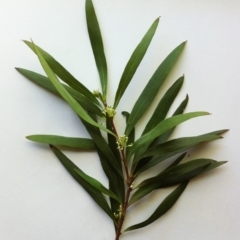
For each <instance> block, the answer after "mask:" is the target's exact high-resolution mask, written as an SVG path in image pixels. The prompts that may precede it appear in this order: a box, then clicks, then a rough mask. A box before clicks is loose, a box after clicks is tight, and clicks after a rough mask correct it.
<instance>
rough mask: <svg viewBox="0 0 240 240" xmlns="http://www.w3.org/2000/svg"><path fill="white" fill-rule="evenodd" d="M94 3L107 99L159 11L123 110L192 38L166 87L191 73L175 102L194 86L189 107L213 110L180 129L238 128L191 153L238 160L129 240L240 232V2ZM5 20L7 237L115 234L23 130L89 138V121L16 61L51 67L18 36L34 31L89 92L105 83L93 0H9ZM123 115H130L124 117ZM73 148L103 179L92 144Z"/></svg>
mask: <svg viewBox="0 0 240 240" xmlns="http://www.w3.org/2000/svg"><path fill="white" fill-rule="evenodd" d="M94 5H95V9H96V12H97V15H98V18H99V22H100V25H101V29H102V35H103V40H104V45H105V52H106V56H107V61H108V67H109V79H110V86H109V88H110V89H109V102H112V101H113V94H114V92H115V91H116V87H117V84H118V81H119V79H120V76H121V73H122V71H123V68H124V66H125V64H126V62H127V60H128V58H129V56H130V55H131V53H132V51H133V49H134V48H135V46H136V44H138V42H139V41H140V39H141V38H142V36H143V34H144V33H145V32H146V30H147V29H148V27H149V26H150V24H151V23H152V22H153V21H154V20H155V19H156V18H157V17H158V16H161V20H160V25H159V27H158V30H157V33H156V34H155V37H154V40H153V41H152V44H151V46H150V48H149V50H148V52H147V54H146V56H145V59H144V60H143V62H142V64H141V66H140V67H139V69H138V71H137V73H136V75H135V77H134V80H133V82H132V84H131V85H130V87H129V90H128V91H127V92H126V94H125V96H124V98H123V99H122V101H121V103H120V105H119V110H118V113H120V112H121V111H122V110H129V111H130V110H131V107H132V105H133V103H134V101H135V100H136V98H137V96H138V94H139V93H140V92H141V90H142V88H143V87H144V86H145V84H146V83H147V80H148V79H149V78H150V77H151V75H152V73H153V72H154V70H155V69H156V67H157V66H158V64H159V63H160V62H161V61H162V60H163V59H164V57H165V56H166V55H167V54H168V53H169V52H170V51H171V50H172V49H173V48H175V47H176V46H177V45H178V44H180V43H181V42H182V41H185V40H188V43H187V45H186V47H185V50H184V52H183V54H182V56H181V59H180V61H179V62H178V63H177V65H176V67H175V68H174V71H173V72H172V73H171V75H170V76H169V78H168V81H167V82H166V84H165V85H164V89H166V88H167V87H169V86H170V84H172V83H173V81H174V80H176V78H178V77H179V76H181V75H182V74H183V73H184V74H185V84H184V87H183V88H182V90H181V93H180V94H179V96H178V98H177V101H176V103H175V104H174V106H177V104H178V103H179V102H180V101H181V100H182V99H183V98H184V97H185V95H186V93H188V94H189V96H190V102H189V105H188V107H187V111H195V110H207V111H209V112H211V113H213V114H212V115H211V116H208V117H203V118H198V119H194V120H191V121H189V122H187V123H184V124H182V125H181V127H179V129H178V131H177V132H176V134H175V136H187V135H188V136H191V135H195V134H200V133H204V132H208V131H212V130H217V129H222V128H230V132H228V133H226V134H225V138H224V139H223V140H219V141H216V142H213V143H211V144H209V145H207V146H206V150H204V151H203V152H201V153H199V151H194V152H192V153H191V157H192V158H193V157H198V156H204V157H210V158H214V159H217V160H228V161H229V162H228V163H227V164H226V165H224V166H223V167H221V168H219V169H216V170H215V171H214V172H212V173H210V174H205V176H201V177H199V178H197V179H195V180H193V181H191V183H190V184H189V186H188V187H187V189H186V191H185V192H184V194H183V195H182V196H181V198H180V199H179V201H178V202H177V204H176V205H175V206H174V208H173V209H172V211H170V212H169V213H168V214H166V215H165V216H163V217H162V218H161V219H160V220H158V221H156V222H155V223H153V224H152V225H150V226H148V227H146V228H144V229H142V230H138V231H133V232H131V233H127V234H125V235H123V237H122V240H130V239H131V240H134V239H138V240H145V239H152V240H155V239H156V240H157V239H164V240H179V239H187V240H188V239H189V240H190V239H191V240H192V239H194V240H203V239H204V240H216V239H217V240H226V239H228V240H237V239H240V229H239V223H240V206H239V199H240V188H239V180H240V177H239V176H240V175H239V169H240V161H239V160H240V159H239V157H240V153H239V122H240V113H239V103H240V94H239V87H240V84H239V82H240V70H239V69H240V65H239V63H240V45H239V44H240V28H239V22H240V14H239V12H240V1H237V0H235V1H234V0H231V1H229V0H221V1H219V0H218V1H217V0H208V1H207V0H202V1H191V0H184V1H178V0H161V1H159V0H148V1H147V0H132V1H127V0H121V1H120V0H118V1H112V0H101V1H96V0H95V1H94ZM0 29H1V40H0V56H1V57H0V81H1V88H0V96H1V102H0V116H1V125H0V142H1V147H0V186H1V196H0V216H1V217H0V239H3V240H22V239H24V240H42V239H44V240H54V239H58V240H69V239H71V240H77V239H78V240H79V239H83V240H88V239H89V240H93V239H99V240H103V239H104V240H110V239H114V231H113V226H112V223H111V221H110V220H109V219H108V217H107V216H106V215H105V214H104V213H103V212H102V211H101V210H100V209H99V208H98V207H97V206H96V205H95V203H93V202H92V200H91V199H90V198H89V197H88V195H87V194H86V193H85V192H84V190H82V189H81V187H79V186H78V184H77V183H76V182H74V180H73V179H72V178H71V177H70V176H69V175H68V173H67V172H66V171H65V169H63V167H62V166H61V164H60V163H59V162H58V161H57V160H56V158H55V157H54V156H53V154H52V153H51V152H50V151H49V150H48V147H45V146H39V145H37V144H34V143H31V142H28V141H27V140H25V139H24V136H26V135H29V134H34V133H49V134H50V133H51V134H59V135H69V136H87V133H86V131H85V129H84V128H83V126H82V125H79V122H78V119H77V117H76V116H75V115H74V113H73V112H72V110H71V109H69V107H68V106H67V105H66V104H65V103H64V102H63V101H60V100H59V99H58V98H56V97H55V96H53V95H51V94H49V93H48V92H46V91H44V90H41V89H40V88H38V87H37V86H35V85H34V84H32V83H31V82H29V81H27V80H25V79H24V78H23V77H22V76H21V75H20V74H19V73H18V72H17V71H15V69H14V67H23V68H27V69H30V70H33V71H36V72H42V70H41V67H40V65H39V64H38V62H37V59H36V57H35V56H34V54H33V53H32V52H31V51H30V50H29V49H28V48H27V47H26V46H25V44H24V43H22V42H21V41H20V40H21V39H29V38H32V39H33V40H34V41H35V43H37V44H38V45H40V46H41V47H42V48H44V49H45V50H47V51H48V52H50V53H51V54H52V55H53V56H54V57H55V58H56V59H58V60H59V61H60V62H61V63H62V64H63V65H64V66H65V67H66V68H67V69H68V70H69V71H70V72H71V73H73V75H74V76H76V77H77V78H78V79H80V80H81V81H82V83H83V84H85V85H86V86H87V87H89V89H91V90H94V89H98V88H99V82H98V75H97V71H96V67H95V64H94V59H93V55H92V52H91V48H90V44H89V40H88V35H87V30H86V24H85V13H84V0H72V1H57V0H41V1H40V0H35V1H28V0H21V1H4V0H0ZM110 91H111V93H110ZM162 93H163V91H162V92H161V93H160V95H161V94H162ZM160 95H159V97H160ZM124 106H126V107H125V108H124ZM173 110H174V108H173V109H172V110H171V112H173ZM118 119H119V121H123V118H122V117H121V116H120V114H119V115H118ZM118 125H119V126H120V123H119V124H118ZM76 129H77V130H76ZM66 154H67V155H68V156H69V157H70V158H72V159H74V161H75V162H76V163H77V164H78V165H79V166H81V168H82V169H83V170H84V171H86V172H87V173H88V174H90V175H95V176H96V175H97V177H98V179H99V180H101V181H102V182H103V183H104V184H106V178H105V177H104V175H103V173H102V171H101V169H100V167H99V164H98V160H97V157H96V156H95V155H94V154H93V153H88V154H81V155H80V154H79V153H77V152H76V153H71V152H67V153H66ZM79 158H80V159H79ZM164 192H165V191H162V192H159V193H156V194H154V195H153V196H152V197H151V198H149V200H148V201H149V203H151V204H147V207H145V206H146V205H144V204H139V205H138V207H137V209H133V211H134V210H138V213H136V215H135V216H134V217H133V216H132V215H128V217H127V219H126V225H125V226H127V225H130V224H133V223H137V222H139V221H142V220H144V219H145V218H146V217H147V216H149V215H150V214H151V212H152V211H153V210H154V209H155V208H156V206H157V205H158V202H159V200H158V201H156V200H157V197H158V196H159V198H161V199H162V197H163V196H164V194H163V193H164ZM133 211H131V212H132V213H133ZM140 213H141V214H140Z"/></svg>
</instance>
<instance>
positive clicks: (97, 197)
mask: <svg viewBox="0 0 240 240" xmlns="http://www.w3.org/2000/svg"><path fill="white" fill-rule="evenodd" d="M50 147H51V149H52V151H53V152H54V154H55V155H56V156H57V158H58V159H59V161H60V162H61V163H62V165H63V166H64V167H65V168H66V170H67V171H68V172H69V173H70V174H71V175H72V177H73V178H74V179H75V180H76V181H77V182H78V183H79V184H80V185H81V186H82V187H83V188H84V189H85V190H86V191H87V192H88V194H89V195H90V196H91V197H92V199H93V200H94V201H95V202H96V203H97V204H98V206H99V207H101V208H102V209H103V211H104V212H105V213H106V214H107V215H108V216H109V217H110V218H111V219H112V220H113V221H114V222H115V223H116V220H115V217H114V215H113V213H112V211H111V209H110V207H109V205H108V203H107V201H106V199H105V198H104V196H103V195H102V193H101V192H100V191H98V190H96V189H95V188H94V187H92V186H91V185H90V184H89V183H88V182H87V181H86V180H85V179H84V178H82V177H81V176H80V175H79V174H77V173H76V171H75V169H79V168H78V167H77V166H76V165H75V164H74V163H73V162H72V161H71V160H70V159H69V158H67V157H66V156H65V155H64V154H63V153H62V152H61V151H59V150H58V149H57V148H56V147H54V146H52V145H50Z"/></svg>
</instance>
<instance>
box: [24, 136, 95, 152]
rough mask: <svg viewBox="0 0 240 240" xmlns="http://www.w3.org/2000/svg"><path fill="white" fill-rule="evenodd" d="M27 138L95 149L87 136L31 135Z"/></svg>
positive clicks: (39, 141) (40, 141) (52, 143)
mask: <svg viewBox="0 0 240 240" xmlns="http://www.w3.org/2000/svg"><path fill="white" fill-rule="evenodd" d="M26 138H27V139H28V140H31V141H34V142H38V143H46V144H51V145H60V146H65V147H72V148H78V149H84V150H95V149H96V147H95V144H94V141H93V140H92V139H87V138H73V137H64V136H57V135H31V136H27V137H26Z"/></svg>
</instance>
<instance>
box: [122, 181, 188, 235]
mask: <svg viewBox="0 0 240 240" xmlns="http://www.w3.org/2000/svg"><path fill="white" fill-rule="evenodd" d="M187 185H188V182H185V183H182V184H181V185H180V186H178V187H177V188H176V189H175V190H174V191H173V192H172V193H170V194H169V195H168V196H167V197H166V198H165V199H164V200H163V202H162V203H161V204H160V205H159V207H158V208H157V209H156V210H155V211H154V213H153V214H152V215H151V216H150V217H149V218H148V219H147V220H145V221H143V222H141V223H138V224H135V225H133V226H131V227H128V228H127V229H126V230H125V231H124V232H127V231H131V230H135V229H138V228H143V227H146V226H147V225H149V224H151V223H153V222H154V221H156V220H157V219H159V218H160V217H161V216H162V215H164V214H165V213H166V212H167V211H169V210H170V209H171V208H172V206H173V205H174V204H175V203H176V201H177V200H178V198H179V197H180V196H181V194H182V193H183V191H184V190H185V188H186V187H187Z"/></svg>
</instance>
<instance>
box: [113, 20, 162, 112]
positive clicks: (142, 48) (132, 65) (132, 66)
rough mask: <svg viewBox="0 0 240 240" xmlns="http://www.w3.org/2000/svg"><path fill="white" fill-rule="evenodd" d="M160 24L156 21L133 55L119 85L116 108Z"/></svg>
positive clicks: (115, 102)
mask: <svg viewBox="0 0 240 240" xmlns="http://www.w3.org/2000/svg"><path fill="white" fill-rule="evenodd" d="M158 23H159V18H158V19H156V20H155V21H154V23H153V24H152V25H151V27H150V28H149V30H148V31H147V33H146V34H145V35H144V37H143V39H142V40H141V42H140V43H139V44H138V46H137V47H136V49H135V50H134V52H133V53H132V55H131V57H130V59H129V61H128V63H127V65H126V67H125V69H124V72H123V74H122V77H121V80H120V82H119V85H118V89H117V93H116V96H115V101H114V108H116V107H117V105H118V103H119V101H120V99H121V97H122V95H123V94H124V92H125V90H126V88H127V86H128V84H129V83H130V81H131V80H132V77H133V75H134V74H135V72H136V70H137V68H138V66H139V64H140V63H141V61H142V59H143V57H144V55H145V53H146V51H147V49H148V46H149V45H150V43H151V41H152V38H153V36H154V34H155V32H156V29H157V26H158Z"/></svg>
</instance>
